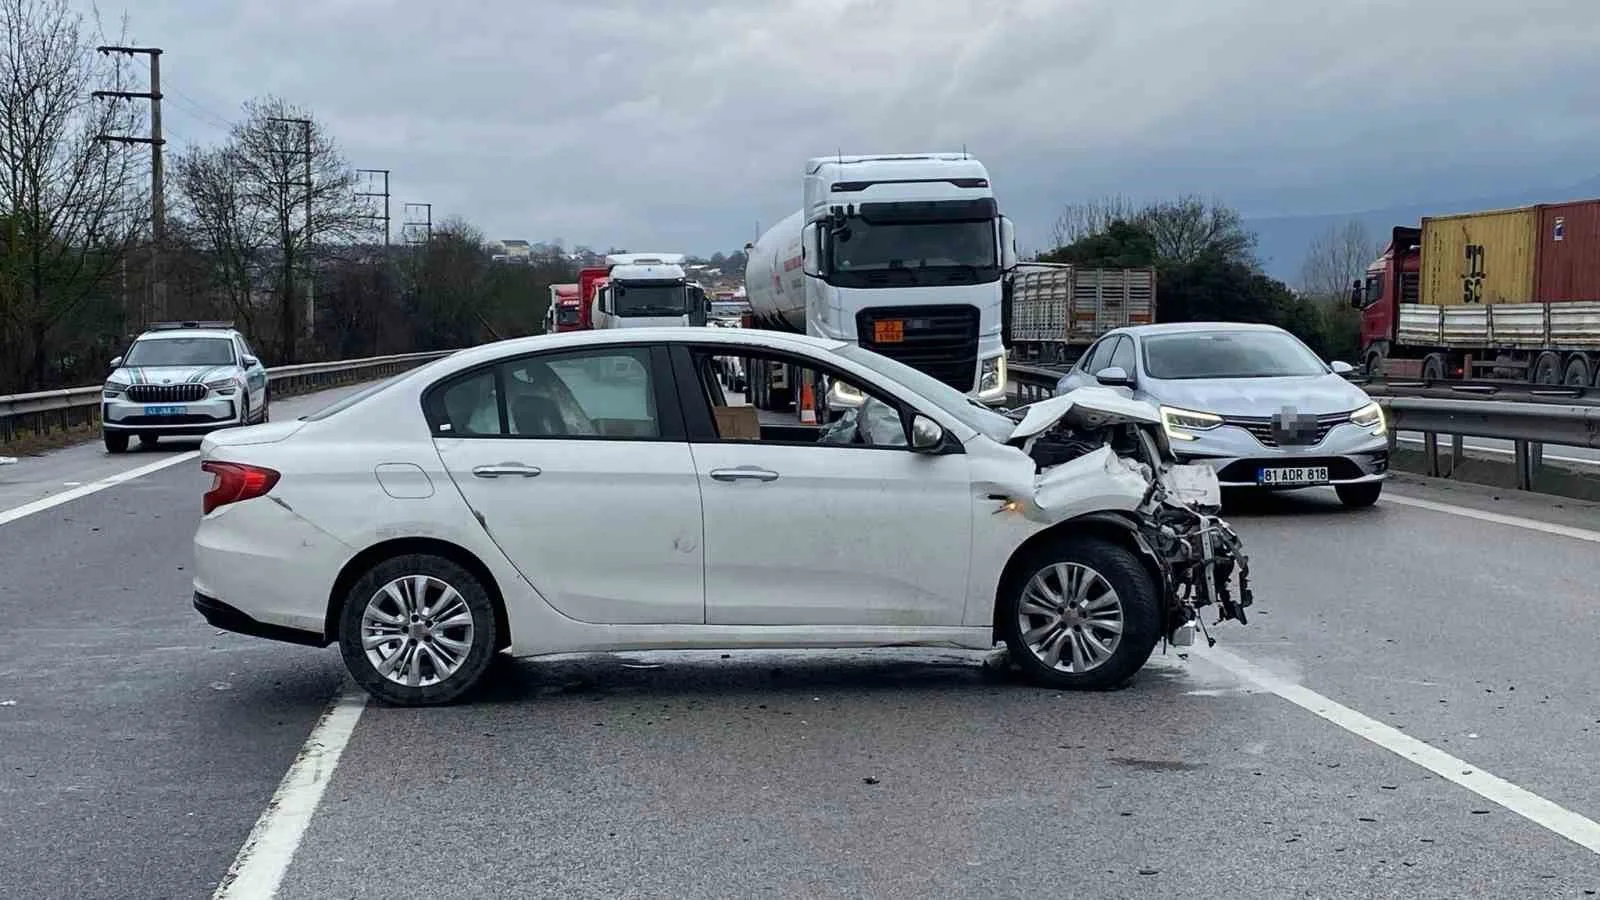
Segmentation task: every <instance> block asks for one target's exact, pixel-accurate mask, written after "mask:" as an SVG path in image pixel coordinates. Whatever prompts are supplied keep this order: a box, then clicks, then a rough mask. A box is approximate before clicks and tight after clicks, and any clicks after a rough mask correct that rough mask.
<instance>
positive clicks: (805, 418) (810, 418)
mask: <svg viewBox="0 0 1600 900" xmlns="http://www.w3.org/2000/svg"><path fill="white" fill-rule="evenodd" d="M800 424H801V425H815V424H817V398H816V396H815V395H813V394H812V393H811V379H809V378H808V379H806V381H805V383H804V384H802V385H800Z"/></svg>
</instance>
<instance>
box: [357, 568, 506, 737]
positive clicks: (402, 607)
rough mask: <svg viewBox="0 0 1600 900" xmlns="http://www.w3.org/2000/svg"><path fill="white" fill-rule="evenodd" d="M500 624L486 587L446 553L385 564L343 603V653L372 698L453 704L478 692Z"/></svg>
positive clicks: (363, 579) (402, 702)
mask: <svg viewBox="0 0 1600 900" xmlns="http://www.w3.org/2000/svg"><path fill="white" fill-rule="evenodd" d="M498 626H499V623H498V622H497V620H496V618H495V612H494V603H493V601H492V600H490V598H489V593H488V591H487V589H485V587H484V585H483V584H482V582H480V581H479V580H478V578H477V577H476V576H474V575H473V574H472V573H471V572H468V571H467V570H466V569H465V568H463V567H461V566H460V565H459V564H457V563H455V562H453V561H451V560H448V559H445V558H443V557H440V556H433V555H431V554H425V553H412V554H406V555H404V556H396V557H393V558H390V559H386V560H384V561H383V562H380V563H378V564H377V565H375V566H373V567H372V568H371V569H370V570H368V572H367V573H366V574H365V575H363V576H362V577H361V578H360V579H359V580H358V581H357V582H356V583H355V585H354V586H353V587H351V589H350V591H349V593H348V594H347V595H346V596H345V598H344V610H343V613H342V615H341V616H340V627H339V650H340V653H341V655H342V656H343V657H344V662H345V666H346V668H348V669H349V670H350V674H351V675H352V676H354V677H355V679H356V681H357V682H358V683H359V684H360V685H361V686H362V687H363V688H365V689H366V691H367V693H369V694H371V695H372V696H374V697H376V698H378V699H379V700H382V701H384V702H387V703H393V704H395V705H397V706H435V705H439V704H444V703H450V702H452V701H455V700H457V699H459V698H461V697H462V696H463V695H465V694H466V693H467V692H468V691H471V690H472V689H473V688H475V687H477V686H478V684H479V682H481V681H482V680H483V675H484V673H485V672H486V671H487V670H488V668H489V663H490V661H491V660H492V658H493V656H494V653H495V646H496V642H497V641H498V639H499V634H498Z"/></svg>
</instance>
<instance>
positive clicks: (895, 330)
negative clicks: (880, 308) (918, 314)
mask: <svg viewBox="0 0 1600 900" xmlns="http://www.w3.org/2000/svg"><path fill="white" fill-rule="evenodd" d="M872 339H873V340H875V341H877V342H878V343H880V344H898V343H901V342H902V341H904V340H905V339H906V323H905V320H903V319H883V320H882V321H878V322H873V323H872Z"/></svg>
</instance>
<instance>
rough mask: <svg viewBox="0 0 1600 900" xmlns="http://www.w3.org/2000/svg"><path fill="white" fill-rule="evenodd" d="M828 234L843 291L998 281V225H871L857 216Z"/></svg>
mask: <svg viewBox="0 0 1600 900" xmlns="http://www.w3.org/2000/svg"><path fill="white" fill-rule="evenodd" d="M824 228H826V226H824ZM824 233H825V234H827V235H828V237H827V242H828V250H827V258H828V270H829V273H830V275H831V276H832V277H831V278H830V279H829V280H830V281H832V282H834V283H835V284H838V285H840V286H842V287H867V286H874V287H875V286H880V285H888V284H897V285H915V284H976V283H979V282H981V281H992V280H994V279H995V278H997V277H999V265H998V263H997V261H996V259H995V250H996V247H995V235H994V222H993V220H988V219H981V220H976V221H963V222H869V221H867V220H866V219H863V218H860V217H859V216H853V217H851V218H849V219H848V220H846V224H845V227H844V228H843V229H842V230H840V231H838V232H836V233H829V232H827V231H825V232H824Z"/></svg>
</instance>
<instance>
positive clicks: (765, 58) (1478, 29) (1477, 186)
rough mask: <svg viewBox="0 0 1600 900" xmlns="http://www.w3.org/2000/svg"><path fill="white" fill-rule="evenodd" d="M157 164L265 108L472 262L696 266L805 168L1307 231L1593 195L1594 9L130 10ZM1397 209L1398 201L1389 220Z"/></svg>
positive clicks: (1552, 3) (781, 206)
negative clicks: (1450, 204)
mask: <svg viewBox="0 0 1600 900" xmlns="http://www.w3.org/2000/svg"><path fill="white" fill-rule="evenodd" d="M130 13H131V16H132V23H131V24H132V28H133V30H134V32H135V33H136V34H137V35H139V36H140V38H141V39H142V40H145V41H148V42H151V43H155V44H157V45H159V46H162V47H163V48H165V50H166V54H165V56H164V57H163V75H164V80H165V81H166V86H167V87H168V89H169V90H171V91H175V92H179V94H180V95H179V96H178V97H177V98H176V99H175V100H174V101H173V102H172V103H171V104H169V109H170V110H171V112H170V113H169V114H168V121H169V122H171V123H172V127H173V130H174V131H175V132H176V133H177V134H178V135H179V136H180V138H188V139H207V138H211V137H214V136H215V133H216V125H217V122H216V120H217V119H218V118H227V117H230V116H232V115H233V114H234V112H235V111H236V109H237V107H238V104H239V103H240V102H242V101H243V100H244V99H246V98H247V97H250V96H253V95H259V94H266V93H272V94H277V95H279V96H282V97H285V98H286V99H289V100H291V101H293V102H295V103H298V104H301V105H303V106H305V107H307V108H309V109H311V110H312V111H313V112H314V113H315V114H316V115H318V116H319V117H320V118H322V119H323V120H325V121H326V123H327V124H328V125H329V127H330V128H331V129H332V131H333V133H334V134H335V135H336V136H337V137H338V138H339V139H340V141H341V143H342V145H343V147H344V148H345V150H346V152H347V154H348V156H349V157H350V159H351V161H352V163H354V164H355V165H359V166H366V167H382V168H389V169H392V170H393V171H394V176H393V187H394V191H395V195H396V209H398V208H399V203H400V202H401V201H404V200H425V201H429V202H432V203H433V204H434V209H435V215H436V216H437V217H442V216H443V215H445V214H459V215H462V216H465V217H466V218H468V219H469V220H471V221H473V222H475V223H477V224H479V225H480V226H481V227H483V228H484V229H485V230H486V231H487V232H488V233H489V234H491V235H495V236H504V237H518V236H520V237H526V238H530V239H543V238H549V237H556V236H560V237H564V238H566V239H567V240H568V241H569V242H584V243H590V244H595V245H619V246H629V247H645V246H648V247H651V248H657V249H683V250H687V251H693V252H710V251H711V250H714V249H719V248H721V249H727V248H732V247H734V246H737V245H738V244H740V243H742V242H743V241H744V240H746V239H748V238H750V237H751V236H753V235H752V232H753V229H754V227H755V223H756V222H757V221H760V222H762V223H766V224H771V223H774V222H776V221H778V220H779V219H780V218H782V217H783V216H785V215H787V214H788V213H789V212H791V211H792V210H793V209H794V208H795V207H796V206H797V204H798V203H799V192H800V185H799V181H800V179H799V175H800V171H801V166H802V163H803V161H804V160H805V159H806V158H807V157H809V156H813V155H821V154H827V153H832V152H834V151H836V150H842V151H843V152H846V153H850V152H876V151H915V150H935V149H937V150H944V149H959V148H960V147H961V146H963V145H964V146H966V147H968V148H970V149H971V150H972V151H973V152H974V154H975V155H978V156H979V157H980V158H982V159H984V160H985V162H986V163H988V165H989V168H990V171H991V174H992V175H993V176H994V179H995V182H996V186H997V190H998V191H999V193H1000V194H1001V202H1002V205H1003V206H1004V207H1005V208H1006V209H1007V210H1008V211H1009V212H1010V213H1011V214H1012V215H1013V217H1014V218H1016V219H1017V220H1018V222H1019V229H1020V232H1021V235H1022V242H1023V243H1024V245H1030V246H1037V245H1038V244H1039V242H1040V241H1041V240H1042V238H1043V234H1044V231H1045V229H1046V227H1047V225H1048V222H1049V221H1050V219H1051V218H1052V217H1053V215H1054V211H1055V210H1056V209H1057V208H1059V206H1060V204H1061V203H1063V202H1066V201H1069V200H1073V199H1082V198H1086V197H1092V196H1096V195H1099V194H1104V193H1108V192H1120V193H1126V194H1131V195H1135V196H1166V195H1171V194H1174V193H1178V192H1189V191H1194V192H1199V193H1204V194H1216V195H1220V196H1222V197H1224V198H1226V199H1228V200H1229V201H1230V202H1233V203H1235V204H1237V205H1239V206H1241V207H1242V208H1244V209H1245V210H1246V211H1247V212H1254V213H1261V214H1271V213H1294V212H1325V211H1332V210H1338V209H1341V208H1345V209H1358V208H1366V207H1373V206H1386V205H1394V204H1395V203H1398V202H1412V201H1416V200H1419V199H1425V198H1429V197H1447V196H1474V195H1479V194H1484V193H1488V192H1491V191H1493V190H1497V189H1503V188H1507V187H1527V186H1530V185H1537V184H1540V183H1545V182H1548V183H1550V184H1561V183H1564V182H1570V181H1576V180H1578V179H1581V178H1583V177H1587V176H1589V175H1592V174H1595V172H1594V169H1595V168H1600V167H1596V166H1595V164H1594V163H1592V162H1591V161H1589V148H1591V147H1592V146H1594V143H1595V140H1596V138H1597V137H1600V102H1597V101H1600V77H1596V76H1597V75H1600V63H1597V62H1596V61H1595V57H1594V54H1593V49H1592V48H1593V47H1594V46H1596V45H1597V44H1600V16H1596V15H1595V14H1594V9H1593V0H1525V2H1522V3H1520V4H1508V3H1505V2H1504V0H1454V2H1444V0H1387V2H1377V0H1323V2H1306V0H1203V2H1201V0H1142V2H1139V3H1129V2H1125V0H1075V2H1074V0H745V2H725V0H705V2H696V0H648V2H646V0H584V2H559V3H558V2H549V0H520V2H511V0H482V2H478V3H473V4H458V5H449V4H424V3H417V2H411V0H405V2H402V0H280V2H277V3H273V4H223V3H216V2H214V0H162V2H155V0H141V2H140V3H139V4H137V5H135V6H133V7H131V8H130ZM1397 195H1403V196H1397Z"/></svg>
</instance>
